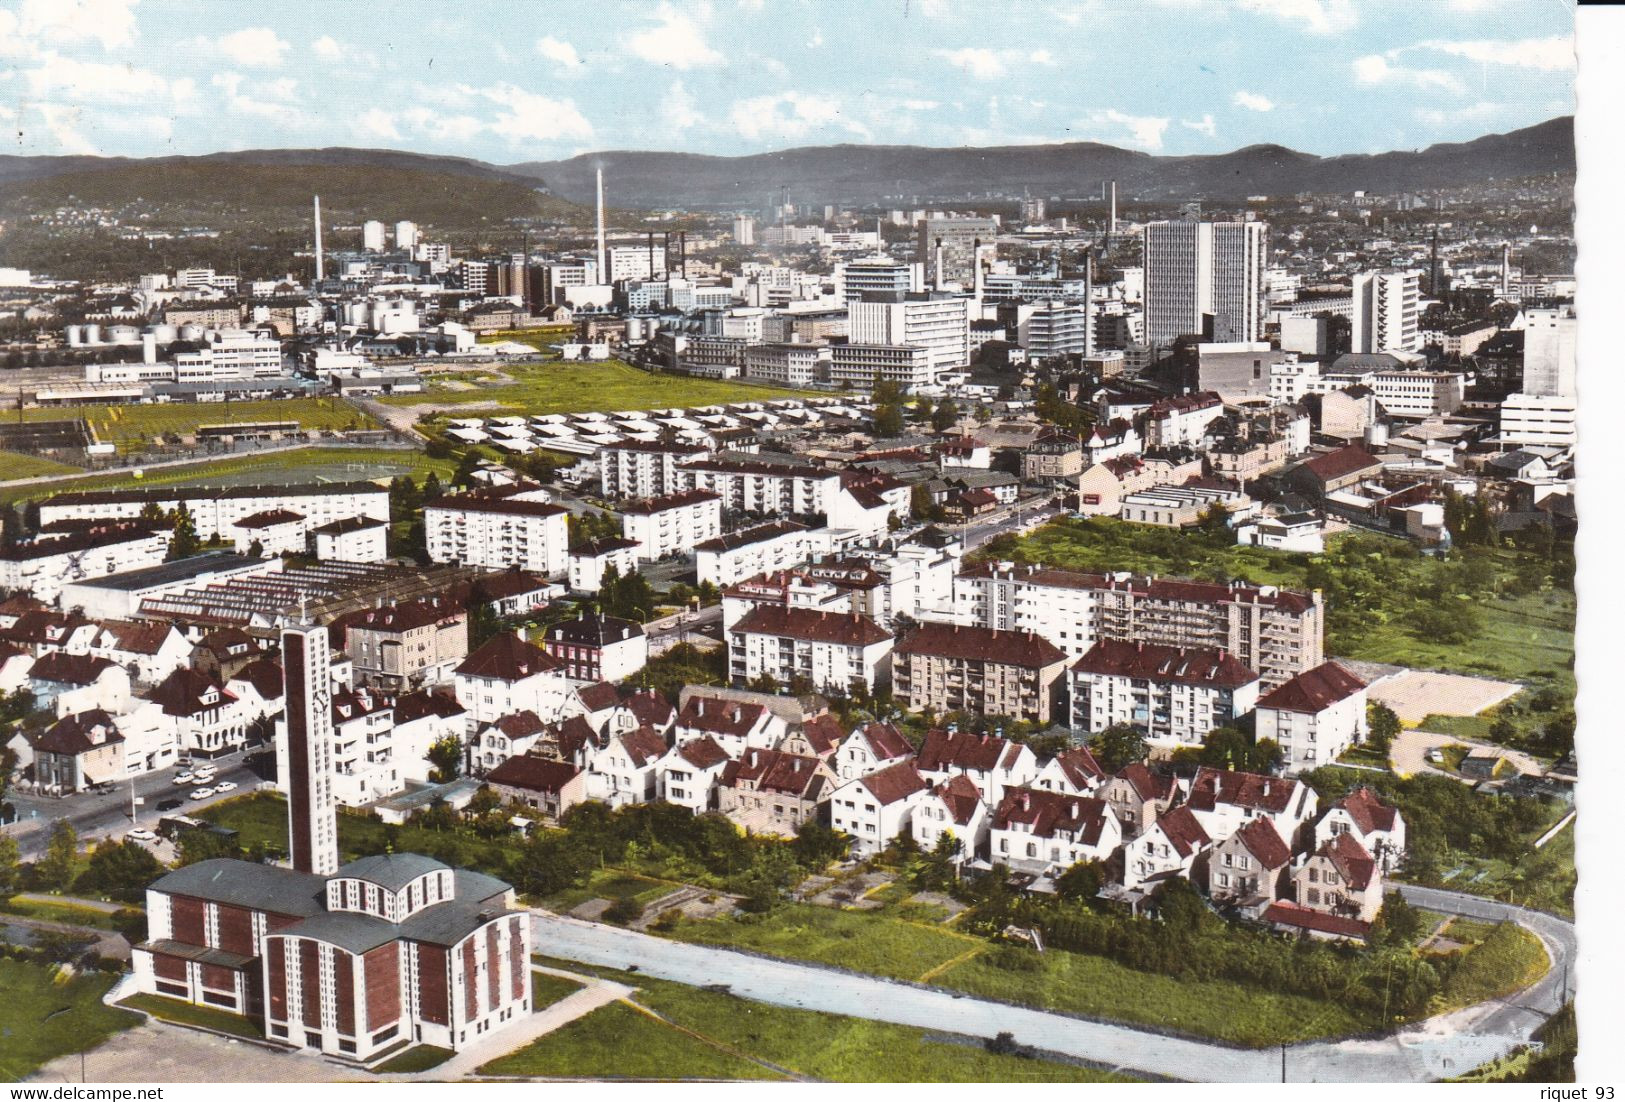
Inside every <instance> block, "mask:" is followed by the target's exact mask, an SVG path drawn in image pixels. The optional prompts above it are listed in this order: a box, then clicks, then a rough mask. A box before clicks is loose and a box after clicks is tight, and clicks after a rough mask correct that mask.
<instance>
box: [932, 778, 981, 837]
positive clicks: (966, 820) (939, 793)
mask: <svg viewBox="0 0 1625 1102" xmlns="http://www.w3.org/2000/svg"><path fill="white" fill-rule="evenodd" d="M931 794H932V795H933V796H935V797H936V798H937V799H939V800H941V801H942V804H943V806H944V807H946V808H947V809H948V814H949V816H950V817H951V818H952V819H953V821H954V822H955V823H956V824H958V825H959V826H969V825H970V821H971V820H972V819H974V818H975V817H976V809H977V808H979V807H981V806H982V792H981V789H979V788H977V787H976V782H975V781H973V780H971V779H970V778H969V777H967V776H966V775H965V774H963V773H955V774H954V775H953V776H951V777H949V778H948V779H947V780H945V781H943V782H942V783H941V784H939V785H937V786H936V787H935V788H933V789H932V790H931Z"/></svg>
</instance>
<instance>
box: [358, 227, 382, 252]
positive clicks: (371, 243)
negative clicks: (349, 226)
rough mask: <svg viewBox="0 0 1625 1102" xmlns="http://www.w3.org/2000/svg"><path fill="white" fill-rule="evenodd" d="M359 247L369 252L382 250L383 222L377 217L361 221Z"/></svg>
mask: <svg viewBox="0 0 1625 1102" xmlns="http://www.w3.org/2000/svg"><path fill="white" fill-rule="evenodd" d="M361 247H362V248H363V249H366V250H367V251H368V252H369V253H381V252H383V251H384V224H383V223H382V222H380V221H378V220H377V219H368V220H367V221H365V222H363V223H361Z"/></svg>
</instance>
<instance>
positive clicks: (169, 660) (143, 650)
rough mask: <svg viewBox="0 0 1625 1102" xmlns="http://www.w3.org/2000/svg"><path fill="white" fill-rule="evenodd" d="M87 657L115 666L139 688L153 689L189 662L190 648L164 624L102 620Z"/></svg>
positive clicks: (188, 644) (151, 621)
mask: <svg viewBox="0 0 1625 1102" xmlns="http://www.w3.org/2000/svg"><path fill="white" fill-rule="evenodd" d="M89 653H91V654H94V655H96V656H97V657H98V658H106V659H107V660H108V661H110V662H117V663H118V664H119V665H121V666H123V667H124V668H125V669H126V670H129V671H130V672H131V673H132V674H133V675H134V677H135V680H136V681H137V682H139V683H141V684H145V685H156V684H157V683H158V682H160V681H162V680H163V679H164V678H166V677H168V676H169V675H170V674H171V673H173V672H175V671H176V670H178V669H180V668H181V667H182V666H184V665H187V664H188V663H189V662H190V661H191V657H192V644H190V643H188V642H187V641H186V637H185V636H184V635H182V634H181V633H180V631H179V630H178V629H177V628H176V627H175V625H174V624H172V623H169V622H168V621H166V620H104V621H102V622H101V623H100V624H98V625H97V626H96V634H95V635H94V636H93V637H92V638H91V641H90V650H89Z"/></svg>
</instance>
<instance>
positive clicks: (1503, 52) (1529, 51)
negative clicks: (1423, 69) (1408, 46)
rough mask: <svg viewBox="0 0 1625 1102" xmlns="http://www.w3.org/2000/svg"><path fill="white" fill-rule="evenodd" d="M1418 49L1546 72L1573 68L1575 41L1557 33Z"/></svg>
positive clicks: (1423, 45) (1428, 44) (1425, 44)
mask: <svg viewBox="0 0 1625 1102" xmlns="http://www.w3.org/2000/svg"><path fill="white" fill-rule="evenodd" d="M1415 49H1418V50H1436V51H1438V52H1439V53H1443V54H1450V55H1451V56H1452V57H1462V58H1466V59H1467V60H1468V61H1478V62H1484V63H1487V64H1490V65H1511V66H1514V67H1516V68H1520V69H1536V70H1538V71H1540V72H1543V73H1556V72H1563V71H1565V70H1567V69H1572V68H1574V40H1573V39H1572V38H1570V37H1568V36H1567V35H1556V34H1554V35H1552V36H1551V37H1550V38H1524V39H1520V40H1517V41H1512V42H1496V41H1489V40H1479V41H1473V42H1423V43H1421V44H1419V45H1417V46H1416V47H1415Z"/></svg>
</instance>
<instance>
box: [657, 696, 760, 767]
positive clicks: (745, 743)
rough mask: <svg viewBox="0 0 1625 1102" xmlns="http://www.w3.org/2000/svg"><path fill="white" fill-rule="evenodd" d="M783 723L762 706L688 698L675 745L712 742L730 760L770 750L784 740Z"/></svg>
mask: <svg viewBox="0 0 1625 1102" xmlns="http://www.w3.org/2000/svg"><path fill="white" fill-rule="evenodd" d="M785 733H786V726H785V722H784V720H783V719H781V718H779V717H778V716H777V715H775V714H773V713H772V712H770V711H768V710H767V709H766V708H764V707H763V706H762V705H760V704H752V703H749V702H746V701H739V700H727V699H724V698H722V697H715V696H704V695H698V694H696V695H695V696H691V697H689V698H688V703H687V704H684V705H683V710H682V711H681V712H679V713H678V714H677V732H676V741H677V742H678V743H679V744H680V743H684V742H688V741H690V740H692V739H700V738H709V739H710V740H711V741H713V742H715V743H716V744H717V745H718V746H720V747H722V749H723V750H724V751H725V752H726V753H727V755H728V756H729V757H730V758H736V759H737V758H739V757H741V756H743V755H744V753H745V751H746V750H749V749H754V750H771V749H773V747H775V746H777V745H778V744H779V742H780V741H781V740H782V739H783V738H784V736H785Z"/></svg>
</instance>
